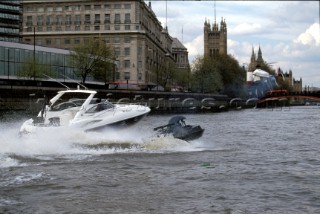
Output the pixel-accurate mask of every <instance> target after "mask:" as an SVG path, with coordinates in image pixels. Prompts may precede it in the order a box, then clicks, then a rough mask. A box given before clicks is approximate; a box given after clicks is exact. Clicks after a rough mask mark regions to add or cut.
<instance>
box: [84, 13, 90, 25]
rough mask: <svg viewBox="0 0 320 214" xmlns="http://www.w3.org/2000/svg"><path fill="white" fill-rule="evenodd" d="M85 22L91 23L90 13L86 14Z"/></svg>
mask: <svg viewBox="0 0 320 214" xmlns="http://www.w3.org/2000/svg"><path fill="white" fill-rule="evenodd" d="M84 23H85V24H89V25H90V24H91V21H90V14H86V15H85V16H84Z"/></svg>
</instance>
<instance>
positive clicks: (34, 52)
mask: <svg viewBox="0 0 320 214" xmlns="http://www.w3.org/2000/svg"><path fill="white" fill-rule="evenodd" d="M35 80H36V27H33V81H35Z"/></svg>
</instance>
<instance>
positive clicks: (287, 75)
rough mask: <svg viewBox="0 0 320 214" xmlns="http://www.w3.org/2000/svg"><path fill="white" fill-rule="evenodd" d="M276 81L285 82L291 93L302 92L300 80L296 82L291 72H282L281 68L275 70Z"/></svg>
mask: <svg viewBox="0 0 320 214" xmlns="http://www.w3.org/2000/svg"><path fill="white" fill-rule="evenodd" d="M277 81H278V82H285V83H286V84H287V85H288V86H289V87H290V88H291V90H292V92H301V91H302V90H303V87H302V78H301V77H300V79H299V80H296V79H295V78H294V77H293V74H292V70H289V72H283V71H282V69H281V68H278V69H277Z"/></svg>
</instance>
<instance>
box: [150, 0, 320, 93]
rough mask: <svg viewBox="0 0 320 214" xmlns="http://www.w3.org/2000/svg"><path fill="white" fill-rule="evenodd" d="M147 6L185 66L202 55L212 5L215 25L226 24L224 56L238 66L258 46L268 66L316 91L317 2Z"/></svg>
mask: <svg viewBox="0 0 320 214" xmlns="http://www.w3.org/2000/svg"><path fill="white" fill-rule="evenodd" d="M145 2H146V3H149V0H145ZM151 4H152V9H153V11H154V12H155V14H156V15H157V17H158V19H159V20H160V22H161V23H162V26H163V27H165V25H166V23H167V26H168V29H169V33H170V35H171V36H172V37H177V38H178V39H179V40H180V41H182V43H183V44H184V46H185V47H186V48H187V49H188V51H189V60H190V63H192V62H193V60H194V58H195V57H196V56H198V55H203V25H204V21H205V20H206V19H207V20H210V23H213V22H214V17H215V16H214V5H216V19H217V22H218V23H219V24H220V21H221V17H223V18H224V19H225V20H226V23H227V28H228V32H227V33H228V54H231V55H233V56H234V57H235V58H236V59H237V60H238V61H239V63H240V65H243V64H244V63H249V62H250V57H251V53H252V47H253V48H254V50H255V53H257V52H258V48H259V45H260V47H261V51H262V57H263V59H264V60H265V61H266V62H268V63H273V68H275V69H276V68H278V67H280V68H281V69H282V70H283V71H284V72H286V71H289V70H290V69H291V70H292V72H293V76H294V78H295V79H300V77H301V78H302V84H303V86H305V85H309V86H316V87H320V26H319V19H320V14H319V13H320V9H319V6H320V3H319V1H216V3H214V1H167V2H166V1H164V0H163V1H159V0H158V1H157V0H152V1H151ZM166 4H167V7H166ZM166 8H167V10H166ZM166 11H167V12H166ZM166 14H167V16H166ZM219 26H220V25H219Z"/></svg>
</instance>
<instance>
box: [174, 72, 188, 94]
mask: <svg viewBox="0 0 320 214" xmlns="http://www.w3.org/2000/svg"><path fill="white" fill-rule="evenodd" d="M191 81H192V80H191V72H190V68H177V69H176V71H175V72H174V74H173V83H174V84H176V85H179V86H182V87H183V89H184V90H188V89H189V88H190V84H191Z"/></svg>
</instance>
